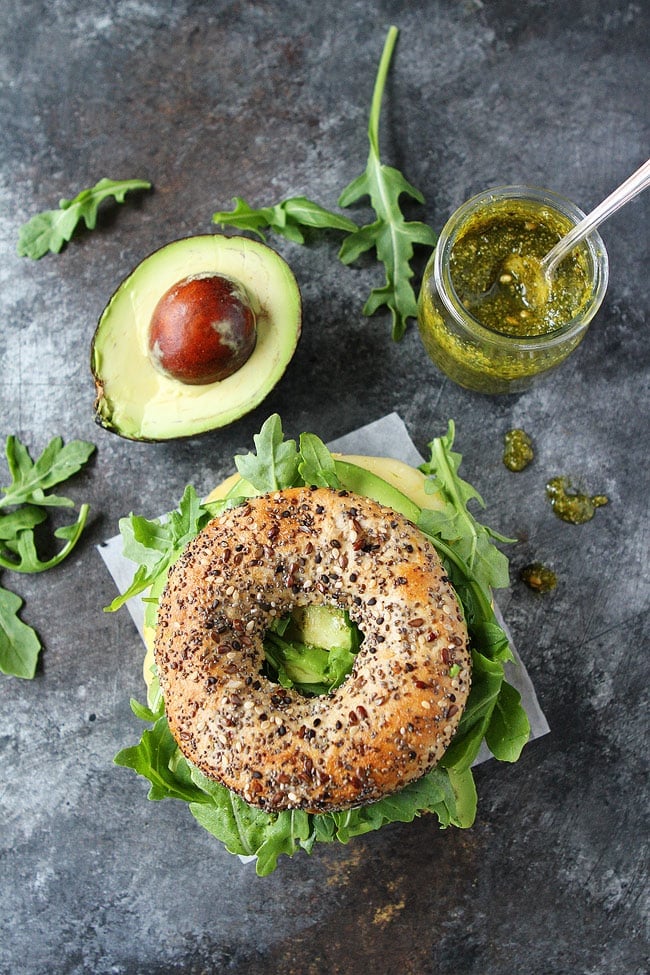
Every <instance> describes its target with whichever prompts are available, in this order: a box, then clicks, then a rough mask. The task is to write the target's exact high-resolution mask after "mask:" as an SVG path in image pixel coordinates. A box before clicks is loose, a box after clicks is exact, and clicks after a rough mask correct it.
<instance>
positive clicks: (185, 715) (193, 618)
mask: <svg viewBox="0 0 650 975" xmlns="http://www.w3.org/2000/svg"><path fill="white" fill-rule="evenodd" d="M453 441H454V426H453V423H452V422H450V424H449V427H448V431H447V434H446V435H445V436H442V437H437V438H435V439H434V440H433V441H432V442H431V444H430V445H429V446H430V451H431V456H430V459H429V460H428V461H427V462H426V463H424V464H423V465H422V466H421V467H420V468H419V469H417V468H414V467H411V466H409V465H407V464H405V463H403V462H401V461H397V460H391V459H386V458H378V457H365V456H360V455H354V456H351V455H340V454H333V453H330V451H329V450H328V449H327V448H326V447H325V445H324V444H323V443H322V441H321V440H320V439H319V438H318V437H316V436H315V435H313V434H302V435H301V437H300V439H299V442H298V443H296V442H295V441H293V440H286V439H285V438H284V434H283V431H282V424H281V421H280V418H279V417H278V416H277V415H273V416H271V417H269V419H268V420H267V421H266V423H265V424H264V425H263V427H262V429H261V430H260V433H259V434H257V435H256V436H255V437H254V443H255V448H256V449H255V451H253V452H251V453H249V454H246V455H241V456H239V457H236V458H235V466H236V472H235V473H234V474H232V475H231V476H229V477H228V478H227V479H226V480H225V481H224V482H222V483H221V484H220V485H219V486H218V487H216V488H215V489H214V490H213V491H212V492H211V493H210V494H209V495H208V496H207V497H206V498H205V499H204V500H203V501H200V500H199V499H198V497H197V495H196V492H195V491H194V489H193V488H192V487H188V488H187V489H186V491H185V493H184V495H183V498H182V500H181V502H180V504H179V507H178V509H177V510H176V511H175V512H171V513H170V514H169V515H168V516H166V517H165V518H164V519H158V520H156V521H152V522H150V521H147V520H146V519H143V518H141V517H139V516H136V515H131V516H129V517H128V518H125V519H122V520H121V522H120V531H121V533H122V536H123V540H124V554H125V555H126V556H127V557H129V558H131V559H132V560H133V561H135V562H136V563H138V567H137V570H136V571H135V574H134V578H133V583H132V585H131V586H130V587H129V589H128V590H127V592H125V593H124V594H123V595H122V596H120V597H118V598H117V599H116V600H114V602H113V603H112V604H111V606H110V607H108V608H109V609H117V608H119V606H121V605H123V603H124V602H125V601H126V600H127V599H129V598H133V597H135V596H137V595H139V594H143V595H144V599H145V601H146V602H145V628H144V637H145V643H146V654H145V661H144V668H143V672H144V678H145V682H146V685H147V703H146V704H140V703H137V702H132V708H133V710H134V713H135V714H136V716H137V717H138V718H140V719H142V720H143V721H145V722H146V723H147V728H146V730H145V731H144V732H143V735H142V738H141V741H140V742H139V743H138V744H136V745H133V746H130V747H127V748H125V749H123V750H122V751H120V753H119V754H118V755H117V756H116V758H115V761H116V763H117V764H118V765H121V766H125V767H129V768H132V769H134V770H135V771H136V772H138V773H139V774H140V775H142V776H144V777H145V778H147V779H148V780H149V782H150V784H151V787H150V790H149V798H150V799H154V800H158V799H163V798H176V799H179V800H181V801H185V802H187V803H188V804H189V808H190V811H191V813H192V814H193V816H194V817H195V819H196V820H197V821H198V822H199V823H200V824H201V825H202V826H203V827H204V828H205V829H207V830H208V831H209V832H210V833H212V834H213V835H214V836H215V837H216V838H217V839H218V840H220V841H221V842H222V843H223V844H224V845H225V847H226V848H227V849H228V850H229V852H231V853H234V854H238V855H239V856H242V857H252V858H254V859H255V862H256V870H257V873H258V874H260V875H266V874H268V873H271V872H272V871H273V870H274V869H275V868H276V866H277V862H278V858H279V857H280V855H282V854H286V855H292V854H294V853H295V852H296V851H298V850H304V851H306V852H307V853H309V852H311V851H312V850H313V848H314V845H315V844H316V843H321V842H333V841H340V842H347V841H348V840H350V839H351V838H353V837H354V836H356V835H361V834H363V833H366V832H368V831H371V830H376V829H378V828H380V827H383V826H385V825H387V824H389V823H391V822H408V821H411V820H413V819H415V818H416V817H419V816H421V815H423V814H425V813H431V814H433V815H434V816H436V817H437V819H438V821H439V823H440V825H441V826H443V827H447V826H456V827H459V828H467V827H469V826H471V825H472V823H473V822H474V819H475V816H476V808H477V796H476V789H475V784H474V778H473V773H472V765H473V764H474V762H475V760H476V757H477V755H478V753H479V750H480V749H485V747H486V746H487V748H488V749H489V752H490V753H491V754H492V755H493V756H494V757H495V758H496V759H499V760H503V761H510V762H512V761H516V759H517V758H518V757H519V755H520V753H521V750H522V748H523V746H524V745H525V743H526V742H527V740H528V738H529V735H530V727H529V723H528V719H527V717H526V714H525V712H524V710H523V708H522V706H521V700H520V696H519V694H518V692H517V691H516V690H515V689H514V688H513V687H512V686H511V685H509V684H508V682H507V681H506V679H505V674H504V663H505V662H506V661H507V660H509V659H512V654H511V650H510V647H509V644H508V639H507V636H506V634H505V633H504V631H503V630H502V628H501V626H500V625H499V622H498V621H497V618H496V616H495V614H494V609H493V602H492V592H493V590H494V589H495V588H499V587H501V586H504V585H507V582H508V569H507V559H506V557H505V556H504V554H503V552H502V551H501V550H500V549H499V548H498V547H497V546H496V545H495V542H497V541H508V540H507V539H505V538H504V537H503V536H501V535H499V534H498V533H496V532H494V531H493V530H491V529H489V528H487V527H486V526H484V525H482V524H481V523H479V522H478V521H477V520H476V518H475V517H474V515H473V514H472V513H471V511H470V510H469V508H468V504H467V502H468V501H470V500H472V499H474V500H475V501H476V502H477V503H478V504H480V505H482V504H483V502H482V499H481V498H480V496H479V495H478V493H477V492H476V491H475V490H474V488H472V487H471V485H469V484H468V483H467V482H466V481H464V480H463V479H462V478H461V477H460V475H459V474H458V467H459V464H460V461H461V458H460V455H459V454H457V453H456V452H454V451H453V450H452V446H453Z"/></svg>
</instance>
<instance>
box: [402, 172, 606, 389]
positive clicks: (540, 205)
mask: <svg viewBox="0 0 650 975" xmlns="http://www.w3.org/2000/svg"><path fill="white" fill-rule="evenodd" d="M513 212H516V213H519V214H521V213H530V214H531V216H533V217H534V218H535V219H538V220H539V221H540V222H545V223H546V224H548V223H549V221H551V222H552V223H553V224H557V225H559V226H560V227H562V228H563V229H562V233H561V234H559V235H558V236H560V235H563V234H564V233H566V232H568V230H570V229H571V227H572V226H573V225H574V224H576V223H577V222H578V221H579V220H581V219H582V217H583V216H584V214H583V213H582V211H581V210H580V209H578V207H577V206H575V205H574V204H573V203H571V202H570V201H569V200H565V199H564V198H563V197H561V196H558V195H557V194H556V193H552V192H551V191H549V190H544V189H537V188H534V187H528V186H500V187H496V188H494V189H490V190H486V191H484V192H483V193H479V194H478V195H477V196H474V197H472V198H471V199H470V200H468V201H467V202H466V203H464V204H463V205H462V206H461V207H460V208H459V209H458V210H456V212H455V213H454V214H452V216H451V217H450V218H449V220H448V221H447V223H446V224H445V226H444V228H443V230H442V232H441V234H440V237H439V239H438V243H437V245H436V248H435V250H434V252H433V254H432V255H431V258H430V260H429V262H428V264H427V266H426V269H425V271H424V276H423V280H422V287H421V289H420V297H419V301H418V327H419V331H420V337H421V339H422V342H423V344H424V347H425V349H426V351H427V353H428V355H429V357H430V358H431V359H432V360H433V362H434V363H435V365H436V366H438V368H439V369H441V370H442V372H444V373H445V374H446V375H447V376H449V378H450V379H453V380H454V382H456V383H459V385H461V386H464V387H466V388H467V389H472V390H476V391H477V392H482V393H517V392H522V391H523V390H526V389H528V388H529V387H530V386H531V385H532V383H533V381H534V380H535V379H537V378H538V377H539V376H542V375H544V374H546V373H547V372H549V371H550V370H551V369H554V368H555V367H556V366H558V365H559V364H560V363H561V362H563V361H564V360H565V359H566V357H567V356H568V355H569V354H570V353H571V352H572V351H573V350H574V349H575V348H576V346H577V345H578V344H579V343H580V342H581V340H582V339H583V338H584V336H585V334H586V331H587V328H588V327H589V324H590V322H591V320H592V318H593V317H594V315H595V314H596V312H597V311H598V309H599V307H600V305H601V303H602V300H603V298H604V296H605V291H606V288H607V280H608V260H607V252H606V250H605V247H604V244H603V242H602V240H601V238H600V235H599V234H598V233H596V232H592V233H591V234H590V235H589V237H588V238H587V239H586V240H585V241H583V242H581V243H580V244H578V245H576V248H575V251H576V252H578V250H579V249H580V252H579V256H580V260H581V261H582V263H583V265H584V276H585V282H586V284H585V289H584V296H583V300H582V301H581V303H580V306H579V308H578V310H577V311H576V312H575V314H573V315H572V317H570V319H569V320H568V321H566V322H564V323H562V324H560V325H557V323H556V324H555V325H554V327H553V328H552V330H549V331H546V332H544V333H543V334H536V335H526V334H520V333H518V334H514V335H513V334H505V333H504V332H502V331H497V330H496V329H494V328H492V327H488V326H486V325H484V324H482V323H481V322H480V321H479V320H478V318H477V317H475V315H474V314H472V313H471V312H470V311H468V310H467V308H466V307H465V306H464V305H463V304H462V303H461V300H460V298H459V296H458V294H457V292H456V290H455V287H454V283H453V281H452V276H451V268H450V257H451V253H452V251H453V248H454V245H455V244H456V243H457V242H458V241H459V240H460V239H461V238H462V236H463V234H464V233H466V232H467V230H468V228H471V227H476V226H477V222H478V221H480V220H484V219H492V216H493V215H494V216H496V217H497V218H498V216H499V214H508V213H513ZM572 253H573V252H572ZM539 256H542V255H539ZM565 260H568V258H565Z"/></svg>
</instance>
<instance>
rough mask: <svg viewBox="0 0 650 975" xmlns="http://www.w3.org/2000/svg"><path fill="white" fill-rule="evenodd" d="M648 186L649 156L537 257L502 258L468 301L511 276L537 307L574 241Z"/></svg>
mask: <svg viewBox="0 0 650 975" xmlns="http://www.w3.org/2000/svg"><path fill="white" fill-rule="evenodd" d="M648 186H650V159H648V160H646V162H644V163H643V165H642V166H639V168H638V169H637V170H636V171H635V172H634V173H632V175H631V176H628V178H627V179H626V180H625V181H624V182H623V183H621V185H620V186H619V187H617V189H615V190H614V191H613V192H612V193H610V194H609V196H608V197H606V198H605V199H604V200H603V202H602V203H600V204H599V205H598V206H597V207H596V208H595V209H594V210H592V211H591V213H588V214H587V216H586V217H583V218H582V220H580V221H579V222H578V223H577V224H576V225H575V227H572V229H571V230H570V231H569V233H568V234H565V236H564V237H562V239H561V240H559V241H558V242H557V244H555V246H554V247H552V248H551V250H550V251H549V252H548V254H546V256H545V257H543V258H542V259H541V260H539V259H538V258H536V257H532V256H526V257H520V256H519V255H518V254H512V255H511V256H510V257H508V258H506V260H505V261H504V264H503V268H502V270H501V273H500V274H499V275H498V277H497V280H496V281H495V283H494V284H493V285H492V287H490V288H489V289H488V290H487V291H486V292H484V294H483V295H481V296H479V297H478V299H477V300H476V301H475V302H472V305H474V304H477V305H478V304H481V303H482V302H483V301H485V299H486V298H488V297H489V296H492V295H493V294H494V292H495V289H498V288H499V287H500V285H501V284H505V283H508V284H510V283H511V281H512V279H513V278H514V279H516V280H518V281H523V280H525V282H526V285H525V295H526V297H525V304H526V305H528V307H537V308H539V307H541V306H542V305H544V304H545V303H546V301H547V300H548V296H549V292H550V290H551V285H552V283H553V275H554V273H555V269H556V268H557V266H558V264H559V263H560V261H562V260H563V259H564V258H565V257H566V255H567V254H568V253H569V252H570V251H572V250H573V248H574V247H575V246H576V244H578V243H579V242H580V241H581V240H584V238H585V237H588V236H589V234H590V233H591V231H592V230H595V229H596V227H598V226H599V225H600V224H601V223H602V222H603V221H604V220H607V218H608V217H611V216H612V214H613V213H616V211H617V210H620V208H621V207H622V206H624V204H626V203H628V202H629V201H630V200H631V199H633V198H634V197H635V196H637V195H638V194H639V193H641V192H642V190H645V189H646V188H647V187H648Z"/></svg>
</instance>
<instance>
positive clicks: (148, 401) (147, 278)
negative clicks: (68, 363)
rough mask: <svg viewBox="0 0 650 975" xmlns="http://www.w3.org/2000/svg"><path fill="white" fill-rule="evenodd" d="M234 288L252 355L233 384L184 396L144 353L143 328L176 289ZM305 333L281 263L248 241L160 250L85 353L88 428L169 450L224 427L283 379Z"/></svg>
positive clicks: (113, 303)
mask: <svg viewBox="0 0 650 975" xmlns="http://www.w3.org/2000/svg"><path fill="white" fill-rule="evenodd" d="M206 271H208V272H214V273H216V274H223V275H224V276H226V277H230V278H232V279H233V280H236V281H238V282H239V283H241V284H242V285H243V286H244V288H245V289H246V291H247V293H248V296H249V298H250V300H251V303H252V306H253V310H254V312H255V316H256V321H257V341H256V345H255V349H254V351H253V353H252V355H251V356H250V358H249V359H248V360H247V361H246V362H245V363H244V365H243V366H242V367H241V368H240V369H238V370H237V371H236V372H235V373H233V374H232V375H231V376H228V377H227V378H226V379H222V380H220V381H218V382H214V383H210V384H208V385H204V386H191V385H187V384H185V383H182V382H179V381H178V380H176V379H172V378H170V377H168V376H165V375H163V374H162V373H161V372H160V371H159V370H157V369H156V368H155V366H154V365H153V363H152V362H151V359H150V358H149V353H148V337H149V325H150V322H151V316H152V314H153V311H154V308H155V307H156V305H157V303H158V301H159V299H160V298H161V296H162V295H163V294H165V292H166V291H167V290H168V289H169V288H171V287H172V286H173V285H174V284H176V283H177V282H178V281H181V280H182V279H184V278H186V277H188V276H189V275H197V274H201V273H203V272H206ZM301 328H302V302H301V297H300V290H299V288H298V284H297V282H296V279H295V277H294V275H293V272H292V271H291V269H290V267H289V266H288V264H287V263H286V261H285V260H284V259H283V258H282V257H280V255H279V254H277V253H276V252H275V251H274V250H272V249H271V248H270V247H268V246H267V245H266V244H263V243H261V242H260V241H256V240H249V239H248V238H247V237H225V236H223V235H220V234H204V235H200V236H196V237H186V238H182V239H180V240H175V241H173V242H172V243H169V244H166V245H165V246H164V247H161V248H160V249H159V250H157V251H154V253H153V254H150V255H149V256H148V257H146V258H145V259H144V260H143V261H142V262H141V263H140V264H138V266H137V267H136V268H135V270H134V271H132V272H131V274H129V276H128V277H127V278H125V280H124V281H123V282H122V283H121V284H120V286H119V287H118V289H117V291H116V292H115V294H114V295H113V296H112V298H111V299H110V301H109V302H108V304H107V306H106V308H105V309H104V311H103V313H102V315H101V318H100V319H99V323H98V325H97V329H96V331H95V335H94V338H93V341H92V347H91V370H92V374H93V378H94V380H95V389H96V399H95V419H96V420H97V422H98V423H99V424H100V425H101V426H103V427H105V428H106V429H107V430H110V431H111V432H112V433H116V434H119V435H120V436H122V437H126V438H127V439H129V440H146V441H159V440H173V439H176V438H179V437H191V436H194V435H196V434H199V433H205V432H206V431H207V430H214V429H216V428H217V427H223V426H226V425H227V424H228V423H232V422H233V421H235V420H238V419H239V418H240V417H241V416H243V415H244V414H245V413H248V412H249V411H250V410H252V409H254V408H255V407H256V406H258V405H259V404H260V403H261V402H262V400H263V399H264V398H265V396H267V395H268V393H270V391H271V390H272V389H273V387H274V386H275V385H276V383H277V382H278V381H279V380H280V378H281V377H282V375H283V373H284V371H285V369H286V368H287V366H288V364H289V362H290V361H291V358H292V356H293V354H294V352H295V350H296V346H297V344H298V339H299V338H300V332H301Z"/></svg>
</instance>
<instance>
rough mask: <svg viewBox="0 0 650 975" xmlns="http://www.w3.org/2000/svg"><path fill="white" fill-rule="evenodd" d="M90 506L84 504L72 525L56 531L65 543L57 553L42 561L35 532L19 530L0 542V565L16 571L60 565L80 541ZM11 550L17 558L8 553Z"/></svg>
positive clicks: (36, 569) (31, 571) (43, 569)
mask: <svg viewBox="0 0 650 975" xmlns="http://www.w3.org/2000/svg"><path fill="white" fill-rule="evenodd" d="M89 511H90V508H89V506H88V505H87V504H82V505H81V506H80V508H79V514H78V516H77V520H76V521H75V522H73V524H71V525H63V526H62V527H61V528H57V529H56V531H55V532H54V536H55V538H62V539H63V540H64V541H65V545H63V547H62V548H61V549H59V551H58V552H57V554H56V555H53V556H52V558H50V559H47V560H45V561H41V559H39V557H38V553H37V551H36V543H35V540H34V532H33V531H32V530H31V529H22V530H20V531H18V533H17V535H16V537H15V538H14V539H11V540H7V541H6V542H5V545H4V546H3V545H2V544H1V543H0V567H1V568H3V569H13V571H14V572H30V573H33V572H45V571H46V569H53V568H54V566H55V565H59V564H60V563H61V562H63V560H64V559H65V558H67V556H68V555H69V554H70V552H71V551H72V549H73V548H74V547H75V545H76V544H77V542H78V541H79V537H80V535H81V533H82V531H83V530H84V527H85V525H86V521H87V519H88V512H89ZM7 551H8V552H11V553H12V555H13V556H15V558H13V557H12V556H11V555H8V554H7Z"/></svg>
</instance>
